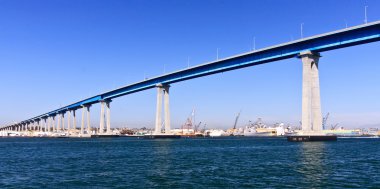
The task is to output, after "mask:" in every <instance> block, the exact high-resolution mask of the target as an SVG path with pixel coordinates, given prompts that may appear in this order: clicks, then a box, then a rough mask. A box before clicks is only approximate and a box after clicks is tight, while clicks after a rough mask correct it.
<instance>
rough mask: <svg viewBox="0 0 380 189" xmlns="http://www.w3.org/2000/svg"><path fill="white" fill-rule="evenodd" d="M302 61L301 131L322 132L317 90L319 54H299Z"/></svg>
mask: <svg viewBox="0 0 380 189" xmlns="http://www.w3.org/2000/svg"><path fill="white" fill-rule="evenodd" d="M299 57H300V58H301V60H302V64H303V66H302V67H303V69H302V72H303V73H302V131H305V132H308V131H321V130H322V111H321V98H320V89H319V72H318V62H319V57H320V54H319V53H314V52H311V51H305V52H301V53H300V55H299Z"/></svg>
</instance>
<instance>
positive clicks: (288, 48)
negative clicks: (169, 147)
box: [3, 21, 380, 130]
mask: <svg viewBox="0 0 380 189" xmlns="http://www.w3.org/2000/svg"><path fill="white" fill-rule="evenodd" d="M379 40H380V21H376V22H372V23H368V24H363V25H359V26H355V27H350V28H346V29H342V30H337V31H333V32H329V33H324V34H321V35H316V36H312V37H307V38H303V39H299V40H295V41H292V42H289V43H283V44H279V45H275V46H271V47H267V48H263V49H260V50H255V51H250V52H248V53H244V54H240V55H236V56H232V57H228V58H224V59H220V60H216V61H212V62H209V63H205V64H201V65H198V66H194V67H190V68H188V69H183V70H179V71H176V72H172V73H168V74H165V75H161V76H158V77H155V78H151V79H147V80H144V81H141V82H137V83H134V84H130V85H127V86H124V87H120V88H117V89H115V90H111V91H108V92H105V93H102V94H99V95H96V96H93V97H90V98H87V99H84V100H81V101H78V102H75V103H73V104H70V105H67V106H64V107H62V108H59V109H56V110H53V111H50V112H48V113H44V114H41V115H39V116H36V117H33V118H30V119H27V120H24V121H22V122H20V123H18V124H15V125H10V126H6V127H14V126H17V125H20V124H21V125H23V124H29V123H34V122H36V121H39V120H45V124H46V119H47V118H49V117H53V119H54V117H55V116H56V115H59V114H62V117H63V114H64V113H65V112H67V111H69V112H70V111H75V110H76V109H79V108H84V107H87V111H83V112H87V118H88V127H89V107H90V106H91V105H92V104H95V103H102V115H101V116H104V114H105V113H104V107H105V106H106V107H108V108H107V109H106V111H107V113H108V114H109V102H111V100H112V99H114V98H117V97H121V96H124V95H128V94H131V93H136V92H139V91H143V90H147V89H151V88H155V87H157V88H158V89H159V90H158V97H157V111H159V107H158V106H161V105H162V102H161V100H162V94H161V91H163V93H164V96H165V100H166V101H168V100H169V96H168V95H169V91H168V88H169V87H168V86H169V84H172V83H176V82H180V81H185V80H189V79H194V78H198V77H203V76H207V75H211V74H217V73H221V72H226V71H230V70H235V69H241V68H245V67H249V66H255V65H259V64H264V63H270V62H274V61H278V60H283V59H288V58H294V57H297V56H299V55H300V53H302V52H308V51H310V52H312V53H317V54H318V55H319V53H320V52H324V51H331V50H335V49H340V48H345V47H350V46H355V45H362V44H366V43H371V42H375V41H379ZM317 61H318V60H317ZM304 71H305V70H304ZM318 77H319V76H318ZM165 88H166V90H165ZM318 95H319V81H318ZM159 98H161V99H159ZM303 98H304V96H303ZM168 103H169V102H167V106H169V105H168ZM103 104H104V105H103ZM167 108H168V107H167ZM167 110H168V109H167ZM165 112H166V110H165ZM74 115H75V112H74ZM160 116H161V113H160V112H157V115H156V130H157V129H158V128H157V127H158V124H159V123H157V122H160V120H161V118H160ZM84 117H85V116H84V113H82V125H83V124H84V123H83V121H84ZM105 117H106V119H107V127H110V126H109V124H110V123H109V115H108V116H105ZM165 117H166V115H165ZM74 118H75V117H74ZM101 118H102V117H101ZM166 118H168V119H170V115H167V117H166ZM61 119H63V118H61ZM101 121H104V120H103V119H101ZM59 124H60V121H58V126H59ZM74 124H75V123H74ZM102 124H104V123H101V124H100V127H101V129H103V128H102ZM166 124H169V127H166V128H167V129H168V128H170V121H169V122H168V123H166ZM53 127H54V123H53ZM82 127H83V126H82ZM3 128H5V127H3ZM107 129H109V128H107Z"/></svg>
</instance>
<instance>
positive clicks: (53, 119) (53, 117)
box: [51, 115, 56, 132]
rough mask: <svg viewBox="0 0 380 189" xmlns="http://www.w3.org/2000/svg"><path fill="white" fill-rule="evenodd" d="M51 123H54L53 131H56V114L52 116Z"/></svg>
mask: <svg viewBox="0 0 380 189" xmlns="http://www.w3.org/2000/svg"><path fill="white" fill-rule="evenodd" d="M51 123H52V125H51V131H52V132H55V131H56V130H55V115H53V116H52V117H51Z"/></svg>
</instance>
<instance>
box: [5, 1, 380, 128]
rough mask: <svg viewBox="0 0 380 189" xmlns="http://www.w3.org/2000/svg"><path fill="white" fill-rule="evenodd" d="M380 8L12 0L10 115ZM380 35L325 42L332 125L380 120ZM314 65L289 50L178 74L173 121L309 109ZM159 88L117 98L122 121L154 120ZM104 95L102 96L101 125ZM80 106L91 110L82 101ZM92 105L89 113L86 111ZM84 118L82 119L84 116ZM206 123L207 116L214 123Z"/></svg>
mask: <svg viewBox="0 0 380 189" xmlns="http://www.w3.org/2000/svg"><path fill="white" fill-rule="evenodd" d="M365 6H368V14H367V15H368V21H369V22H372V21H377V20H380V11H379V10H380V1H378V0H336V1H331V0H318V1H315V0H289V1H284V0H266V1H251V0H244V1H238V0H230V1H222V0H220V1H216V0H208V1H204V0H199V1H198V0H192V1H177V0H172V1H165V0H149V1H148V0H146V1H141V0H138V1H137V0H136V1H134V0H128V1H121V0H120V1H117V0H109V1H106V0H104V1H96V0H33V1H30V0H0V91H1V93H0V104H1V110H0V125H5V124H9V123H11V122H14V121H22V120H24V119H28V118H31V117H33V116H36V115H40V114H42V113H46V112H48V111H51V110H53V109H56V108H59V107H60V106H64V105H67V104H70V103H73V102H76V101H78V100H81V99H83V98H86V97H89V96H91V95H96V94H98V93H101V92H105V91H108V90H111V89H114V88H116V87H120V86H123V85H127V84H131V83H133V82H137V81H140V80H143V79H144V77H154V76H157V75H160V74H163V73H164V72H171V71H175V70H178V69H183V68H186V67H187V66H188V59H189V60H190V61H189V64H190V66H193V65H197V64H201V63H205V62H208V61H211V60H215V59H216V51H217V50H216V49H217V48H219V57H221V58H223V57H227V56H231V55H235V54H238V53H243V52H247V51H249V50H251V49H252V46H253V38H255V39H256V40H255V41H256V48H257V49H259V48H264V47H267V46H270V45H275V44H279V43H283V42H288V41H290V40H295V39H299V38H300V25H301V23H304V25H303V26H304V27H303V28H304V29H303V31H304V36H305V37H307V36H312V35H316V34H321V33H325V32H329V31H334V30H338V29H342V28H345V27H346V25H347V26H348V27H350V26H355V25H359V24H363V22H364V7H365ZM379 50H380V43H379V42H377V43H371V44H366V45H362V46H357V47H350V48H346V49H341V50H335V51H331V52H325V53H323V54H322V56H323V57H322V58H321V60H320V68H319V69H320V83H321V100H322V111H323V114H324V115H325V114H326V113H327V112H330V114H331V117H330V120H329V122H328V125H330V124H333V123H339V124H340V126H344V127H348V128H354V127H380V100H379V99H378V97H379V96H380V87H379V81H380V74H379V73H380V61H379V60H380V59H379V58H380V51H379ZM301 78H302V67H301V61H300V60H298V59H289V60H285V61H278V62H274V63H270V64H264V65H260V66H256V67H250V68H246V69H241V70H235V71H231V72H225V73H222V74H217V75H213V76H208V77H203V78H198V79H193V80H189V81H185V82H181V83H176V84H173V85H172V87H171V98H170V101H171V116H172V117H171V118H172V127H173V128H175V127H180V125H181V124H183V123H184V122H185V120H186V118H187V117H188V116H189V115H190V113H191V111H192V109H193V108H194V109H195V112H196V121H197V122H198V121H202V122H203V123H206V124H207V126H206V127H207V128H217V127H219V128H228V127H232V125H233V123H234V119H235V116H236V114H237V112H239V111H240V110H242V113H241V117H240V120H239V123H238V126H244V125H245V124H247V123H248V121H249V120H253V121H254V120H256V119H257V118H258V117H261V118H262V119H263V120H264V121H265V122H266V123H268V124H272V123H275V122H284V123H291V124H293V125H298V124H299V123H298V122H299V120H300V119H301V86H302V83H301ZM155 106H156V90H153V89H152V90H147V91H143V92H140V93H136V94H132V95H129V96H123V97H121V98H117V99H115V100H114V101H113V102H112V104H111V124H112V126H113V127H122V126H128V127H143V126H145V127H153V125H154V120H155V110H156V107H155ZM99 112H100V106H99V105H94V106H92V108H91V125H92V126H94V127H95V126H98V125H99V115H100V113H99ZM78 115H80V111H78ZM79 117H80V116H78V118H79ZM78 123H79V120H78ZM202 125H203V124H202Z"/></svg>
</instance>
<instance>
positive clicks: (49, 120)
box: [47, 116, 51, 132]
mask: <svg viewBox="0 0 380 189" xmlns="http://www.w3.org/2000/svg"><path fill="white" fill-rule="evenodd" d="M47 121H48V122H47V132H50V129H51V117H50V116H49V117H48V120H47Z"/></svg>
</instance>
